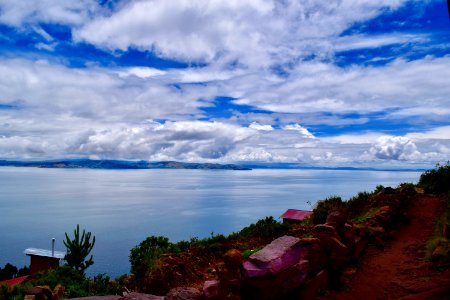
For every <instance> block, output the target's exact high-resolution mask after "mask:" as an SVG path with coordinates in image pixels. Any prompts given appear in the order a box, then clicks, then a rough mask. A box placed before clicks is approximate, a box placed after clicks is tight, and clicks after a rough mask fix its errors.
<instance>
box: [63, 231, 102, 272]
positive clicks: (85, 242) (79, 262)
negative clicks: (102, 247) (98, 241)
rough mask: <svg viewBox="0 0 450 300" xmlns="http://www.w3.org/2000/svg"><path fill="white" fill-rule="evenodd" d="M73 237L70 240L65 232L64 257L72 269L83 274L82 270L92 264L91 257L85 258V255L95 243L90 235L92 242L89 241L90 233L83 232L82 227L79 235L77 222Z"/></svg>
mask: <svg viewBox="0 0 450 300" xmlns="http://www.w3.org/2000/svg"><path fill="white" fill-rule="evenodd" d="M73 233H74V239H73V240H71V239H70V238H69V235H68V234H67V232H66V233H65V235H66V240H65V241H64V245H65V246H66V248H67V254H66V256H65V257H64V259H65V260H66V262H67V265H68V266H69V267H71V268H72V269H74V270H77V271H79V272H80V273H82V274H84V270H86V269H87V268H88V267H89V266H91V265H93V264H94V261H93V259H92V255H91V257H89V259H88V260H86V257H87V256H88V255H89V253H90V252H91V250H92V248H94V244H95V236H93V237H92V243H91V242H90V239H91V233H90V232H87V233H86V232H85V230H84V229H83V233H82V234H81V237H80V225H79V224H77V228H76V229H75V230H74V232H73Z"/></svg>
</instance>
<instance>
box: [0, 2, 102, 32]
mask: <svg viewBox="0 0 450 300" xmlns="http://www.w3.org/2000/svg"><path fill="white" fill-rule="evenodd" d="M99 10H100V8H99V5H98V3H97V1H94V0H77V1H72V0H27V1H16V0H2V1H1V2H0V23H4V24H7V25H12V26H21V25H23V24H39V23H60V24H67V25H81V24H83V23H84V22H85V21H87V20H88V19H89V18H90V16H91V15H92V14H95V13H98V12H99Z"/></svg>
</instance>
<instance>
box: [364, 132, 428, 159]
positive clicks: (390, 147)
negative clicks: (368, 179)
mask: <svg viewBox="0 0 450 300" xmlns="http://www.w3.org/2000/svg"><path fill="white" fill-rule="evenodd" d="M370 153H371V154H373V155H374V156H375V157H376V158H379V159H391V160H414V159H417V158H419V157H420V152H419V151H417V146H416V145H415V144H414V143H413V142H412V141H411V140H409V139H407V138H405V137H401V136H393V137H390V136H385V137H380V138H379V139H378V141H377V143H376V144H375V145H373V146H372V148H370Z"/></svg>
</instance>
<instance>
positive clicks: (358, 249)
mask: <svg viewBox="0 0 450 300" xmlns="http://www.w3.org/2000/svg"><path fill="white" fill-rule="evenodd" d="M367 244H368V241H367V239H366V238H364V237H360V236H356V237H355V249H354V250H353V257H354V258H356V259H357V258H360V257H361V256H362V255H363V253H364V251H365V250H366V248H367Z"/></svg>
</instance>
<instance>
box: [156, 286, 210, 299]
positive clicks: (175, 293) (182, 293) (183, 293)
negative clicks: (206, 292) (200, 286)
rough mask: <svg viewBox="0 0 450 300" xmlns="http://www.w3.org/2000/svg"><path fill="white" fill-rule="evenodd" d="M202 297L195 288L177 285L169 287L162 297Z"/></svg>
mask: <svg viewBox="0 0 450 300" xmlns="http://www.w3.org/2000/svg"><path fill="white" fill-rule="evenodd" d="M202 298H203V295H202V293H201V292H200V291H199V290H197V289H196V288H190V287H177V288H174V289H171V290H170V291H169V293H168V294H167V295H166V297H165V298H164V299H165V300H200V299H202Z"/></svg>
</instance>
